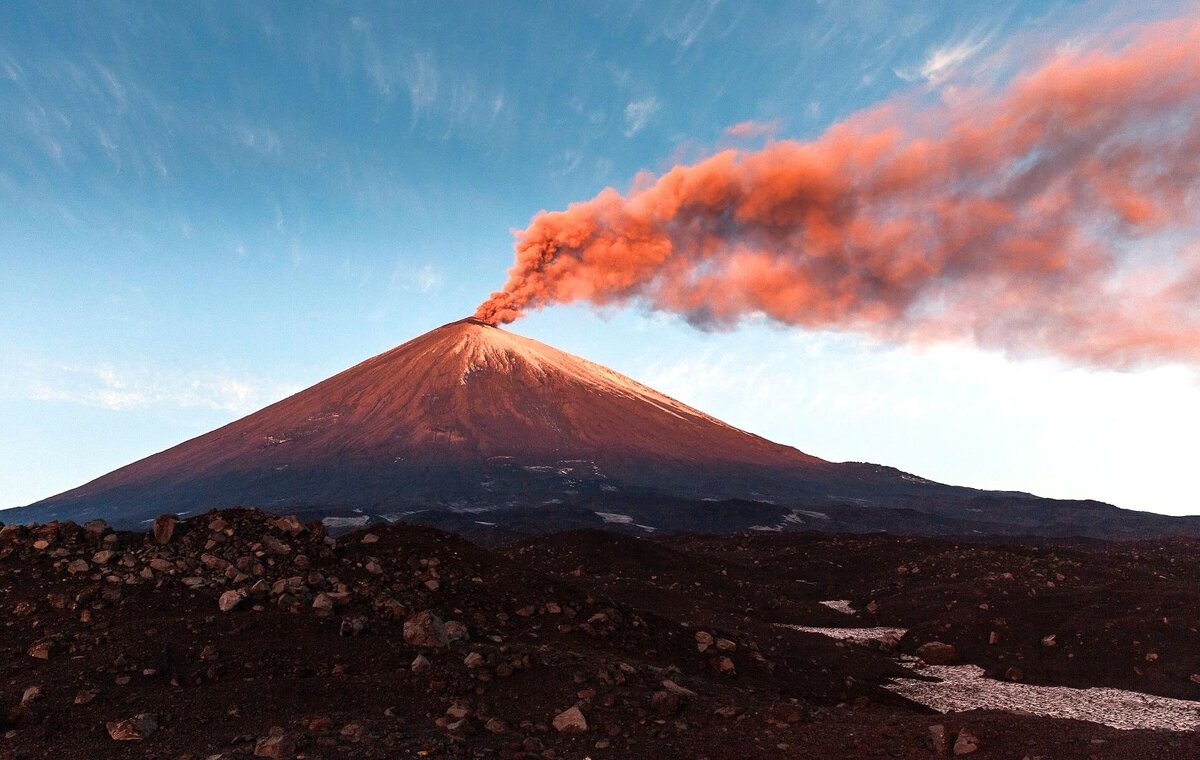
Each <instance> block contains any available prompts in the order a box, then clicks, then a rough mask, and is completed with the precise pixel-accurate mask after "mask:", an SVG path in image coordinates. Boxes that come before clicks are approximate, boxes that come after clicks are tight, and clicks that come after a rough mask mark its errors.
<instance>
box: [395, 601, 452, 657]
mask: <svg viewBox="0 0 1200 760" xmlns="http://www.w3.org/2000/svg"><path fill="white" fill-rule="evenodd" d="M404 643H406V644H409V645H411V646H415V647H433V648H435V649H439V648H441V647H445V646H449V644H450V639H449V637H448V636H447V635H446V625H445V623H443V622H442V620H441V618H439V617H438V616H437V615H435V614H433V611H432V610H423V611H421V612H418V613H416V614H415V615H411V616H410V617H409V618H408V620H405V621H404Z"/></svg>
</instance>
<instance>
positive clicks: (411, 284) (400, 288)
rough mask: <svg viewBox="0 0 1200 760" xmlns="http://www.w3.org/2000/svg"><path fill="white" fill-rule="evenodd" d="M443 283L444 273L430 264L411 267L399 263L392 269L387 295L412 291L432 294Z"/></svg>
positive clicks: (444, 279)
mask: <svg viewBox="0 0 1200 760" xmlns="http://www.w3.org/2000/svg"><path fill="white" fill-rule="evenodd" d="M445 281H446V275H445V273H444V272H443V271H442V270H441V269H439V268H438V267H436V266H434V265H432V264H422V265H421V266H413V265H411V264H408V263H400V264H397V265H396V266H395V268H394V269H392V279H391V282H390V283H389V285H388V293H389V294H391V295H397V294H399V293H403V292H413V291H415V292H418V293H432V292H434V291H436V290H438V289H440V288H441V287H442V285H443V283H445Z"/></svg>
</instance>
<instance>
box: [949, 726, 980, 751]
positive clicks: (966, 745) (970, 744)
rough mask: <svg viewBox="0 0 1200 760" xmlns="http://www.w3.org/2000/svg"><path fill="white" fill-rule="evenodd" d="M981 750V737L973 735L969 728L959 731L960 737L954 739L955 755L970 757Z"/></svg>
mask: <svg viewBox="0 0 1200 760" xmlns="http://www.w3.org/2000/svg"><path fill="white" fill-rule="evenodd" d="M977 749H979V737H977V736H975V734H973V733H971V730H970V729H969V728H963V729H959V732H958V736H957V737H955V739H954V754H956V755H969V754H971V753H972V752H974V751H975V750H977Z"/></svg>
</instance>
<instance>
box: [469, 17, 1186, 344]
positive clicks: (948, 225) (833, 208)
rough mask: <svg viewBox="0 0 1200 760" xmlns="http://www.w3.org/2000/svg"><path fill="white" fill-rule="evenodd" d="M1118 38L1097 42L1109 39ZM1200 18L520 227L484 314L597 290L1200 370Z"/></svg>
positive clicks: (687, 171) (671, 303)
mask: <svg viewBox="0 0 1200 760" xmlns="http://www.w3.org/2000/svg"><path fill="white" fill-rule="evenodd" d="M1110 42H1111V41H1110ZM1198 50H1200V21H1197V20H1189V19H1176V20H1173V21H1170V22H1163V23H1158V24H1153V25H1147V26H1143V27H1140V28H1138V29H1135V30H1133V31H1132V32H1129V33H1127V34H1126V35H1125V37H1124V39H1123V40H1122V41H1121V42H1120V43H1119V44H1118V43H1116V42H1111V44H1110V45H1109V46H1107V47H1101V48H1093V49H1091V50H1067V51H1064V52H1059V53H1057V54H1056V55H1054V56H1053V57H1052V58H1050V59H1049V60H1047V61H1045V62H1044V63H1043V64H1041V65H1040V66H1039V67H1037V68H1036V69H1033V70H1030V71H1027V72H1025V73H1023V74H1021V75H1019V76H1017V77H1016V78H1015V79H1014V80H1013V81H1011V82H1010V83H1009V84H1008V85H1007V86H1006V87H1005V88H1004V89H1003V90H1002V91H1001V92H999V93H994V92H993V93H989V92H984V91H962V90H957V91H956V90H950V91H947V94H945V95H944V96H943V99H942V102H941V103H940V104H938V105H936V106H932V107H926V108H922V109H918V108H915V107H914V106H913V105H912V104H911V103H910V102H908V101H901V100H897V101H892V102H888V103H885V104H883V105H881V106H879V107H876V108H873V109H870V110H867V111H864V112H861V113H859V114H856V115H854V116H853V117H851V118H849V119H847V120H845V121H843V122H841V123H838V124H836V125H834V126H832V127H830V128H829V129H828V130H827V131H826V132H825V133H824V134H822V135H821V136H820V137H819V138H817V139H815V140H813V141H811V142H795V141H782V142H775V143H772V144H770V145H768V146H767V147H765V148H763V149H762V150H758V151H740V150H725V151H722V152H719V153H717V154H715V155H713V156H711V157H709V158H707V159H704V160H703V161H700V162H699V163H696V164H693V165H690V166H676V167H674V168H673V169H671V170H670V171H668V172H666V173H665V174H664V175H662V176H661V177H657V178H654V177H649V176H641V177H639V178H638V179H637V180H636V181H635V183H634V188H633V189H631V190H630V192H628V193H627V194H625V195H622V194H620V193H618V192H616V191H615V190H613V189H611V188H609V189H605V190H604V191H602V192H601V193H600V194H599V195H597V196H596V197H594V198H592V199H591V200H588V201H584V202H582V203H576V204H572V205H571V206H569V207H568V208H567V209H566V210H565V211H550V212H546V211H544V212H540V213H539V214H537V215H536V216H535V217H534V218H533V220H532V221H531V223H530V224H529V226H528V227H527V228H526V229H525V230H523V231H522V232H520V233H518V235H517V240H516V244H515V250H516V262H515V264H514V265H513V267H512V268H511V269H510V270H509V277H508V281H507V283H506V284H505V286H504V289H503V290H501V291H499V292H496V293H493V294H492V296H491V297H490V298H489V299H488V300H487V301H485V302H484V303H483V304H481V305H480V306H479V309H478V311H477V312H476V316H477V317H478V318H480V319H483V320H486V321H489V322H492V323H499V322H511V321H513V320H515V319H517V318H518V317H520V316H521V315H522V314H523V313H524V312H525V311H527V310H529V309H537V308H541V307H543V306H546V305H550V304H555V303H569V302H574V301H587V302H590V303H592V304H595V305H600V306H603V305H614V304H615V305H621V304H626V303H630V302H633V303H636V304H640V305H642V306H644V307H646V308H650V309H654V310H662V311H668V312H674V313H678V314H681V315H683V316H684V317H685V318H686V319H687V320H688V321H690V322H691V323H693V324H695V325H697V326H700V327H704V328H720V327H729V326H733V325H735V324H737V323H738V322H739V321H740V320H741V319H743V318H746V317H748V316H751V315H760V314H761V315H765V316H766V317H768V318H770V319H772V320H774V321H776V322H779V323H784V324H789V325H800V326H804V327H808V328H828V329H840V330H856V331H861V332H865V333H869V334H872V335H876V336H880V337H884V338H887V339H892V340H908V341H929V340H946V339H969V340H973V341H975V342H977V343H978V344H980V345H983V346H987V347H998V348H1001V349H1004V350H1006V351H1010V352H1012V353H1016V354H1030V353H1053V354H1057V355H1059V356H1062V357H1065V358H1068V359H1070V360H1073V361H1078V362H1082V363H1088V364H1096V365H1104V366H1118V367H1119V366H1129V365H1133V364H1137V363H1142V362H1169V361H1183V362H1188V363H1192V364H1196V363H1200V287H1198V286H1200V247H1197V246H1196V245H1194V244H1192V245H1188V244H1186V243H1181V242H1180V241H1181V240H1186V239H1192V240H1194V239H1195V237H1196V236H1195V231H1196V226H1197V213H1196V212H1197V192H1198V188H1200V182H1198V180H1200V54H1197V52H1196V51H1198Z"/></svg>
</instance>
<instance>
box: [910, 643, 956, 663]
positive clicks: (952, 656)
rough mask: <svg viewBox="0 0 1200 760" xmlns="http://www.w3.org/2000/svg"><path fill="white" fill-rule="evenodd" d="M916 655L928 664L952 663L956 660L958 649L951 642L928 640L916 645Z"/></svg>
mask: <svg viewBox="0 0 1200 760" xmlns="http://www.w3.org/2000/svg"><path fill="white" fill-rule="evenodd" d="M917 657H920V658H921V659H922V660H924V661H925V662H926V663H927V664H929V665H953V664H954V663H956V662H958V651H957V650H955V648H954V646H953V645H951V644H944V643H942V642H940V641H930V642H928V643H925V644H922V645H921V646H919V647H917Z"/></svg>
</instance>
